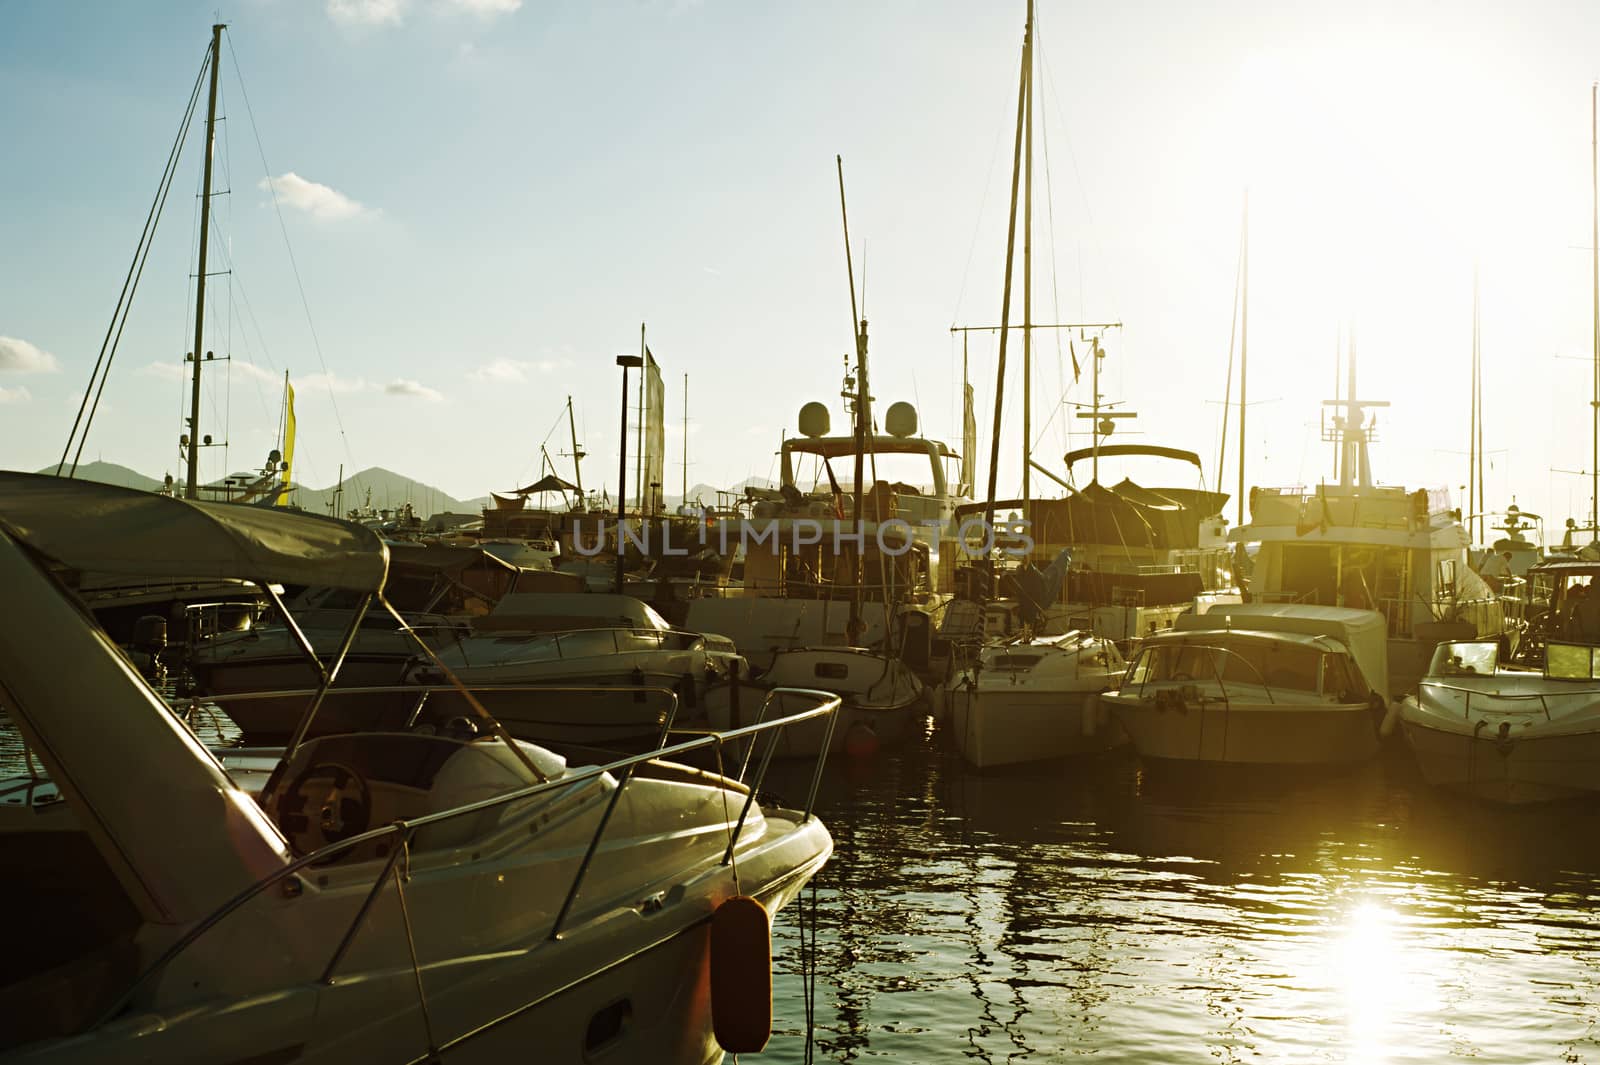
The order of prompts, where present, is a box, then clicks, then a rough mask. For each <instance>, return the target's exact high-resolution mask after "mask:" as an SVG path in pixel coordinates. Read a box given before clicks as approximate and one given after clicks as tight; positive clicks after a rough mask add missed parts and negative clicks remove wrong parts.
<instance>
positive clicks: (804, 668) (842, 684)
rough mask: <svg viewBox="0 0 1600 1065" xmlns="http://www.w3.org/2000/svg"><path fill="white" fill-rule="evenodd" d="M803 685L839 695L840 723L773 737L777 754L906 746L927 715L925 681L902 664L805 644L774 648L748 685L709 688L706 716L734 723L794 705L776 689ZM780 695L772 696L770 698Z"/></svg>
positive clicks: (855, 650) (716, 722)
mask: <svg viewBox="0 0 1600 1065" xmlns="http://www.w3.org/2000/svg"><path fill="white" fill-rule="evenodd" d="M789 688H806V689H817V690H822V691H828V692H832V693H834V694H836V695H838V696H839V697H840V698H841V699H842V700H843V705H842V706H841V707H840V709H839V715H838V721H837V722H835V723H831V724H830V723H829V722H824V721H816V722H812V723H811V724H810V725H801V726H797V727H795V728H792V729H786V730H785V731H784V734H783V736H782V737H781V738H780V739H779V740H778V741H777V743H778V746H777V749H776V750H777V755H778V757H791V758H794V757H813V756H815V755H816V754H817V753H818V752H820V751H823V750H825V749H826V750H830V751H833V752H838V751H846V752H850V753H854V754H870V753H873V752H875V751H877V750H878V749H879V748H880V747H884V746H892V745H894V744H899V743H904V742H905V741H906V740H908V739H910V738H911V737H912V736H913V735H915V734H916V732H917V731H918V730H919V729H921V728H922V727H923V726H924V724H925V722H926V719H927V709H926V707H927V696H926V689H925V688H924V687H923V686H922V682H921V681H920V680H918V679H917V676H916V674H915V673H913V672H912V671H911V670H910V669H909V668H908V667H907V666H906V664H905V663H903V662H901V661H899V660H898V659H894V658H886V657H884V656H883V655H879V654H874V653H872V652H871V651H868V650H866V649H865V648H860V647H802V648H796V649H794V650H788V651H779V652H777V653H776V654H775V655H774V656H773V658H772V664H771V665H769V666H768V667H767V669H766V671H765V672H763V673H761V674H760V675H759V676H758V677H757V678H756V679H755V681H754V683H751V684H737V685H726V686H724V687H721V688H719V689H717V690H716V691H715V692H713V693H711V696H710V698H709V700H708V701H707V704H706V716H707V719H708V720H709V722H710V724H711V727H712V728H715V729H730V728H738V727H740V726H741V725H745V724H749V723H750V722H753V721H758V720H761V719H762V715H763V714H765V715H766V716H767V717H771V716H773V715H776V714H778V713H792V712H794V711H795V710H796V709H799V708H801V706H800V704H799V703H796V702H795V701H794V700H793V699H791V698H788V697H785V696H783V695H782V694H781V692H782V691H783V690H784V689H789ZM774 691H776V692H779V693H780V694H778V695H777V696H775V697H773V698H772V699H770V700H769V699H767V695H768V694H769V693H772V692H774Z"/></svg>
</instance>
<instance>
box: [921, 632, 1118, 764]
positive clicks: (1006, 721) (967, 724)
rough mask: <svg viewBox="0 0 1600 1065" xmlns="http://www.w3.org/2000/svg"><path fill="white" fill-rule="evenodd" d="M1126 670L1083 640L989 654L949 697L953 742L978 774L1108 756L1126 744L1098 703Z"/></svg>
mask: <svg viewBox="0 0 1600 1065" xmlns="http://www.w3.org/2000/svg"><path fill="white" fill-rule="evenodd" d="M1126 668H1127V663H1126V662H1125V661H1124V660H1123V658H1122V655H1121V654H1119V653H1118V651H1117V648H1116V645H1115V644H1114V643H1113V642H1112V641H1110V640H1108V639H1105V638H1103V637H1099V636H1095V635H1093V634H1092V633H1087V632H1069V633H1067V634H1065V635H1063V636H1051V637H1044V638H1040V639H1034V640H1027V641H1021V642H1016V643H1006V644H991V645H989V646H986V647H984V648H983V649H982V650H981V651H980V652H979V654H978V662H977V665H976V666H975V667H973V668H969V669H964V670H962V671H961V672H960V673H958V674H957V675H956V678H955V680H954V681H953V682H952V683H951V684H950V686H949V687H948V688H947V689H946V695H945V702H946V710H947V714H948V724H947V728H948V730H949V735H950V739H951V742H952V743H954V745H955V748H956V750H957V751H959V752H960V753H961V757H962V758H963V759H964V760H965V761H966V762H967V763H968V764H969V765H973V766H976V767H978V768H979V769H987V768H989V767H991V766H1002V765H1015V764H1017V763H1021V762H1037V761H1044V760H1048V759H1052V758H1062V757H1065V756H1068V755H1074V754H1089V753H1094V752H1097V751H1105V750H1109V749H1110V748H1112V747H1113V746H1115V745H1116V744H1117V743H1118V742H1126V737H1125V736H1124V735H1123V734H1122V731H1121V729H1120V728H1118V727H1117V724H1116V722H1114V721H1112V720H1111V716H1110V712H1109V710H1108V709H1107V708H1106V707H1105V706H1104V705H1103V704H1102V703H1101V701H1100V695H1101V693H1102V692H1105V691H1107V690H1109V689H1112V688H1115V687H1116V686H1117V684H1118V683H1119V682H1120V681H1121V679H1122V674H1123V672H1124V671H1125V670H1126Z"/></svg>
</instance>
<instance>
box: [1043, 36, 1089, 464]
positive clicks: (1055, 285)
mask: <svg viewBox="0 0 1600 1065" xmlns="http://www.w3.org/2000/svg"><path fill="white" fill-rule="evenodd" d="M1033 33H1034V39H1035V42H1036V45H1042V44H1043V41H1044V37H1043V35H1042V34H1040V32H1039V16H1038V13H1037V12H1035V13H1034V19H1033ZM1038 55H1039V66H1040V69H1043V67H1044V49H1043V47H1039V49H1038ZM1039 140H1040V142H1041V143H1042V144H1043V145H1044V206H1045V216H1046V218H1047V222H1046V225H1047V226H1048V227H1049V230H1050V298H1051V303H1052V306H1053V307H1054V313H1055V320H1056V321H1058V322H1059V321H1061V271H1060V269H1059V267H1058V266H1057V265H1056V201H1055V193H1054V179H1053V178H1052V177H1051V176H1050V123H1049V112H1048V108H1047V107H1046V106H1045V101H1044V100H1043V99H1041V100H1040V101H1039ZM1078 317H1079V319H1080V320H1082V318H1083V317H1084V315H1083V264H1082V262H1081V261H1080V262H1079V264H1078ZM1051 333H1053V334H1054V335H1055V342H1056V391H1057V393H1059V394H1060V396H1061V397H1062V399H1063V400H1065V399H1066V396H1067V384H1066V369H1065V367H1064V366H1063V365H1062V362H1061V333H1062V330H1060V329H1052V330H1051ZM1073 383H1074V384H1076V383H1077V376H1076V375H1074V376H1073ZM1061 410H1062V406H1061V404H1060V403H1057V404H1056V405H1055V407H1054V409H1052V410H1051V412H1050V417H1049V418H1047V419H1046V420H1045V423H1044V426H1043V427H1042V428H1041V429H1040V430H1039V436H1038V439H1036V440H1034V441H1033V448H1032V450H1035V451H1037V450H1038V448H1039V445H1040V444H1041V443H1043V442H1044V434H1045V433H1046V432H1048V431H1049V429H1050V425H1051V423H1052V422H1054V421H1055V419H1056V416H1057V415H1058V414H1060V413H1061ZM1061 449H1062V451H1069V450H1071V448H1070V441H1069V440H1068V439H1067V422H1066V419H1065V418H1063V419H1062V420H1061Z"/></svg>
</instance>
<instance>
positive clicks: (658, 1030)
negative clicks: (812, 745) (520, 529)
mask: <svg viewBox="0 0 1600 1065" xmlns="http://www.w3.org/2000/svg"><path fill="white" fill-rule="evenodd" d="M86 519H87V520H86ZM90 528H92V529H95V530H96V535H92V536H91V535H88V534H87V533H86V532H85V531H84V530H86V529H90ZM112 530H116V531H117V532H119V533H120V535H109V533H110V532H111V531H112ZM128 566H140V567H148V570H149V572H150V573H151V575H152V576H164V575H176V571H178V570H185V571H195V572H198V573H200V574H201V575H213V576H222V577H249V578H251V579H260V580H263V581H274V580H276V581H282V582H283V583H319V584H323V585H327V586H330V587H344V588H351V589H356V590H358V591H364V592H365V593H366V594H370V595H372V596H373V597H374V598H376V599H377V600H378V602H379V603H382V604H384V605H385V606H387V604H386V603H385V602H384V600H383V598H382V587H383V583H384V577H385V571H386V569H387V551H386V550H385V548H384V546H383V544H382V543H381V542H380V541H378V540H377V538H376V537H375V536H374V535H373V534H372V533H371V532H370V531H368V530H365V529H362V528H361V527H359V526H354V525H348V524H344V523H337V522H330V521H326V520H321V519H317V518H313V517H310V516H306V515H299V514H293V513H285V512H281V511H278V512H273V511H267V510H262V509H254V508H247V507H239V506H233V505H228V504H210V503H195V502H185V501H182V500H177V499H172V498H166V497H161V496H156V495H152V494H147V493H138V492H133V491H130V490H127V489H118V488H112V487H110V486H104V485H88V484H84V483H82V482H74V481H67V480H59V479H56V478H48V477H34V476H32V475H25V474H0V586H3V587H4V588H5V589H6V594H7V602H8V605H10V606H11V607H12V609H10V610H7V611H6V612H5V613H4V615H3V616H0V703H3V706H4V709H5V711H6V713H7V715H8V716H9V718H10V720H11V721H12V722H14V723H15V725H16V726H17V728H18V730H19V731H20V733H21V736H22V739H23V741H24V742H25V743H26V745H27V747H28V749H29V750H31V751H32V752H33V754H34V755H35V756H36V758H37V760H38V761H39V762H41V763H42V764H43V767H44V770H45V771H46V772H47V774H48V777H49V779H50V782H51V784H52V785H53V787H54V789H55V790H56V792H57V793H58V794H59V796H60V799H59V801H57V802H53V803H48V804H45V805H37V804H34V803H30V804H28V805H26V806H21V807H12V806H10V805H7V806H6V807H5V808H4V809H0V853H3V854H4V856H5V857H4V866H5V868H6V869H7V870H8V874H7V877H6V887H5V891H6V897H7V899H8V900H9V901H10V902H11V904H12V905H13V907H19V908H18V909H14V911H13V912H15V913H25V914H26V915H27V919H26V920H25V921H23V922H22V924H20V925H19V926H18V927H17V928H16V929H14V932H15V933H16V934H15V935H13V936H11V937H8V940H7V961H8V963H9V964H8V968H7V972H8V976H7V977H5V978H0V979H3V980H4V983H3V984H0V1053H3V1054H5V1055H7V1057H8V1060H17V1061H27V1062H73V1063H96V1062H107V1063H111V1062H115V1063H119V1065H120V1063H123V1062H132V1061H142V1062H174V1063H182V1062H195V1063H198V1062H219V1061H220V1062H242V1061H255V1062H264V1061H290V1060H293V1061H296V1062H302V1061H303V1062H330V1063H331V1062H348V1061H396V1062H416V1063H421V1062H427V1061H438V1060H448V1061H453V1062H454V1061H459V1062H485V1063H488V1062H496V1063H498V1062H503V1061H507V1060H511V1059H514V1058H517V1057H522V1056H526V1055H527V1054H528V1052H529V1048H530V1047H537V1048H538V1051H537V1053H538V1054H539V1056H541V1057H543V1058H547V1059H549V1060H554V1061H580V1060H594V1061H601V1060H603V1061H607V1062H674V1063H677V1062H681V1063H710V1062H718V1061H721V1060H722V1058H723V1049H722V1047H721V1046H719V1045H718V1043H717V1041H716V1037H715V1035H714V1030H713V1020H712V1010H713V1009H714V1008H716V1002H715V1001H714V1000H713V998H712V997H711V995H709V994H708V986H716V985H717V983H718V980H717V977H718V973H717V972H714V971H712V970H713V966H714V965H715V964H716V963H714V962H713V961H712V960H711V955H710V951H709V948H708V943H709V939H710V936H711V926H712V918H713V915H714V914H715V913H716V912H717V910H718V908H719V907H720V906H721V904H722V903H723V902H724V901H726V900H728V899H729V898H731V897H733V896H735V895H743V896H748V897H752V898H754V899H756V900H757V901H759V902H760V903H761V904H762V905H763V906H764V907H765V908H766V909H767V910H768V911H769V912H775V911H776V910H777V909H779V908H780V907H781V906H783V905H784V904H785V903H786V902H787V901H788V900H790V899H791V898H793V897H794V896H795V894H796V893H798V891H799V890H800V888H801V886H802V885H803V884H804V883H805V882H806V881H807V880H808V879H809V878H810V877H811V876H812V875H814V874H815V873H816V872H817V871H818V870H819V869H820V868H821V866H822V865H823V863H824V862H826V860H827V858H828V856H829V854H830V853H831V850H832V842H831V839H830V838H829V835H828V833H827V830H826V829H825V828H824V827H823V826H822V825H821V824H820V823H819V822H818V821H817V820H816V818H814V817H812V816H811V815H810V814H809V810H808V809H802V810H788V809H779V808H777V807H776V806H773V805H770V804H769V805H762V804H759V803H757V802H756V800H755V794H756V792H757V790H758V789H759V787H760V785H761V778H760V776H759V773H760V771H761V770H760V769H759V768H758V769H756V770H754V773H755V774H756V775H753V776H752V779H750V780H749V781H747V782H741V781H739V780H734V779H729V778H726V777H722V776H718V775H716V774H710V773H705V772H702V771H698V770H693V769H689V768H688V767H686V766H681V765H678V764H676V763H672V762H669V761H666V760H665V759H666V758H669V757H672V756H674V755H676V754H680V753H687V752H688V751H689V750H691V749H697V748H700V747H710V746H714V745H717V744H720V743H723V742H725V741H726V740H727V739H729V738H728V737H722V736H716V735H709V736H704V737H701V738H699V739H697V740H692V741H689V742H687V743H684V744H679V745H677V746H676V747H672V748H668V749H665V750H662V751H658V752H654V753H653V754H651V755H640V756H637V757H634V758H631V759H626V760H622V761H618V762H615V763H612V764H609V765H600V766H588V767H579V766H573V765H568V764H566V763H565V762H564V761H563V760H562V759H561V758H558V757H556V756H555V755H553V754H551V753H550V752H549V751H547V750H544V749H542V748H539V747H536V746H534V745H532V744H528V743H523V742H519V741H515V740H512V739H510V738H509V737H508V736H507V735H506V734H505V732H504V730H503V729H502V728H499V727H498V723H496V722H493V720H492V719H488V723H489V725H490V726H491V734H490V735H486V736H485V737H483V738H480V739H476V740H467V739H453V738H449V737H446V736H441V735H431V734H421V733H366V734H347V735H334V736H323V737H318V738H314V739H311V740H309V741H306V742H304V743H301V744H298V745H296V746H294V747H291V749H289V750H287V751H285V752H284V757H283V758H282V760H281V761H280V762H279V764H278V766H277V767H276V769H275V770H274V771H273V772H272V774H271V776H270V778H269V779H268V781H267V782H266V784H265V787H264V789H263V794H262V796H261V797H260V798H259V799H258V798H257V797H256V796H255V795H254V794H252V792H251V791H248V790H246V789H245V788H244V787H241V786H240V785H239V784H238V783H237V782H236V781H235V780H234V778H233V777H232V776H231V775H230V773H229V772H228V770H227V769H225V768H224V766H223V765H222V764H221V763H220V762H219V761H218V760H217V758H216V757H215V756H214V755H213V754H212V753H211V752H210V751H209V750H207V749H206V748H205V747H204V746H203V745H202V744H201V743H200V742H199V741H198V740H197V738H196V737H195V736H194V735H193V734H192V733H191V732H190V731H189V730H188V729H187V727H186V726H185V725H184V724H183V723H182V722H181V721H180V720H179V719H178V717H177V716H176V715H175V714H174V713H173V712H172V711H171V710H170V709H169V708H168V706H167V705H166V704H165V703H164V702H163V701H162V700H161V698H160V696H159V695H157V693H156V692H155V691H154V690H153V689H151V688H150V687H149V685H148V684H147V683H146V682H145V681H144V680H143V679H142V678H141V677H140V676H139V675H138V673H137V671H136V670H135V669H134V668H133V667H132V665H131V663H130V662H129V660H128V659H127V658H126V657H125V656H124V655H123V653H122V652H121V651H120V650H119V649H118V648H117V647H116V645H115V644H114V643H113V642H112V641H111V640H110V639H109V637H107V636H106V634H105V633H104V631H103V630H101V629H99V628H97V627H96V626H94V624H93V623H92V620H91V619H90V617H89V615H88V614H87V613H86V612H85V611H84V610H83V609H82V607H81V605H80V604H79V603H77V602H75V601H74V600H73V598H72V596H71V594H70V592H68V591H67V587H66V584H65V583H64V582H63V580H62V579H61V577H62V576H64V575H65V576H67V577H68V578H69V579H70V573H71V572H72V571H75V570H79V569H94V570H112V571H115V570H116V569H118V568H119V567H121V568H125V567H128ZM336 671H337V661H335V662H334V663H332V664H331V665H330V672H336ZM330 686H331V678H328V677H325V678H324V681H323V684H322V689H323V694H325V693H326V690H327V689H328V688H329V687H330ZM814 698H815V699H816V700H819V701H823V703H824V705H822V706H820V707H818V708H816V709H814V710H812V711H810V714H811V716H812V717H817V718H820V717H823V716H826V714H827V713H829V712H830V710H831V708H832V707H836V706H837V700H830V698H829V697H828V696H826V695H825V694H824V693H816V695H815V696H814ZM784 724H785V723H782V722H780V723H778V724H777V728H778V729H781V728H782V727H784ZM300 731H303V729H301V730H300ZM747 735H749V730H746V732H745V733H741V734H739V735H738V736H736V737H732V738H733V739H737V740H741V741H742V740H743V739H744V738H745V737H746V736H747ZM757 740H758V742H759V737H758V738H757ZM758 749H759V748H758ZM748 764H758V765H759V766H761V767H764V766H765V764H766V763H765V761H764V760H758V761H757V762H754V763H747V765H748ZM35 790H42V789H35ZM808 805H809V800H808ZM46 825H48V828H49V830H48V831H42V830H40V829H42V828H44V827H45V826H46ZM746 908H748V907H746ZM767 964H770V959H769V960H768V962H767ZM726 975H727V974H726V973H724V974H723V976H724V978H726ZM752 975H754V974H753V973H752ZM708 981H709V985H708ZM724 1008H726V1007H724ZM717 1028H718V1030H721V1028H722V1026H721V1025H720V1024H719V1025H718V1026H717Z"/></svg>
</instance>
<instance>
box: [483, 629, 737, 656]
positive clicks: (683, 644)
mask: <svg viewBox="0 0 1600 1065" xmlns="http://www.w3.org/2000/svg"><path fill="white" fill-rule="evenodd" d="M476 635H478V636H482V637H486V638H494V639H497V640H507V641H514V640H520V641H523V642H526V643H527V644H528V646H529V647H530V649H531V648H533V647H539V648H541V649H544V648H547V647H548V648H551V649H554V651H555V654H554V657H555V658H557V659H567V658H593V657H595V656H596V655H612V654H628V653H632V652H635V651H692V650H694V648H695V645H696V644H698V643H701V642H703V641H704V640H705V634H704V633H701V632H688V631H685V630H682V629H657V628H652V627H650V626H648V625H614V626H608V627H605V628H580V629H560V630H550V631H538V630H532V629H510V628H507V629H486V630H482V631H479V632H478V633H477V634H476ZM464 644H465V640H461V641H459V642H458V646H461V645H464ZM652 644H653V646H652ZM463 653H464V652H463ZM483 664H488V663H483Z"/></svg>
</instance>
